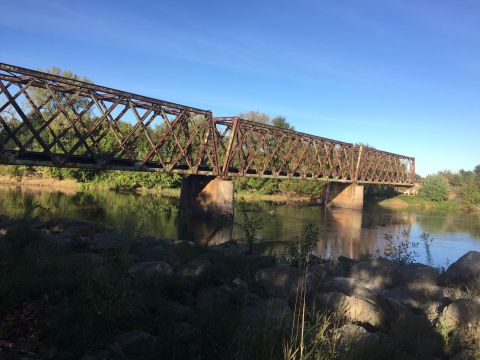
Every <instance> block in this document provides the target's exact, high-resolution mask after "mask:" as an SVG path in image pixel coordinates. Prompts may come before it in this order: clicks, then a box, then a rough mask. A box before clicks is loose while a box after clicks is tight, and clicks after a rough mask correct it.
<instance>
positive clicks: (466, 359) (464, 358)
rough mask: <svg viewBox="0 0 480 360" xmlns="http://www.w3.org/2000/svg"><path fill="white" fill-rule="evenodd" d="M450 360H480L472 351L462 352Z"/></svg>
mask: <svg viewBox="0 0 480 360" xmlns="http://www.w3.org/2000/svg"><path fill="white" fill-rule="evenodd" d="M450 360H478V357H477V356H475V353H474V352H473V351H472V350H462V351H460V352H459V353H457V354H455V355H454V356H452V357H451V358H450Z"/></svg>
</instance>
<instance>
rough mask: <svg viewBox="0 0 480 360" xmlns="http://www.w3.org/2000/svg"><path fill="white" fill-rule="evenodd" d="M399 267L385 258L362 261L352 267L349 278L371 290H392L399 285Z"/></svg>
mask: <svg viewBox="0 0 480 360" xmlns="http://www.w3.org/2000/svg"><path fill="white" fill-rule="evenodd" d="M399 266H400V265H399V264H397V263H396V262H394V261H391V260H388V259H384V258H378V259H373V260H366V261H360V262H358V263H356V264H355V265H353V266H352V268H351V270H350V274H349V276H350V277H352V278H354V279H355V280H356V281H359V282H362V283H363V284H362V285H363V286H364V287H366V288H369V289H375V290H378V289H383V288H392V287H395V286H396V285H397V284H398V279H399Z"/></svg>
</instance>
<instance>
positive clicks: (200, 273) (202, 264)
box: [177, 259, 212, 282]
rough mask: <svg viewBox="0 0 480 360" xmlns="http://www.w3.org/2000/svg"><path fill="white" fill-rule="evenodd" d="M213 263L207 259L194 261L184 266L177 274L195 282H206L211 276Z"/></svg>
mask: <svg viewBox="0 0 480 360" xmlns="http://www.w3.org/2000/svg"><path fill="white" fill-rule="evenodd" d="M211 270H212V263H211V262H210V261H208V260H205V259H194V260H191V261H189V262H188V263H186V264H184V265H182V266H181V267H180V268H179V269H178V271H177V274H179V275H182V276H185V277H188V278H191V279H192V280H193V281H195V282H205V281H207V280H208V277H209V276H210V272H211Z"/></svg>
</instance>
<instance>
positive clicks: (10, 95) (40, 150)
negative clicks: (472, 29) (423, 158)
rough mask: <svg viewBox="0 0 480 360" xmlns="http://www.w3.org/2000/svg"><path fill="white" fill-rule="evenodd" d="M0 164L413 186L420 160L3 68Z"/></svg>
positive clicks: (0, 67) (0, 78) (0, 80)
mask: <svg viewBox="0 0 480 360" xmlns="http://www.w3.org/2000/svg"><path fill="white" fill-rule="evenodd" d="M0 128H1V130H2V131H1V136H0V162H1V163H4V164H21V165H42V166H54V167H73V168H86V169H111V170H136V171H163V172H172V173H181V174H192V175H196V174H198V175H212V176H223V177H231V176H239V177H246V176H254V177H264V178H291V179H311V180H324V181H331V182H346V183H354V182H356V183H365V184H390V185H396V186H410V185H413V183H414V180H415V159H414V158H411V157H406V156H402V155H397V154H392V153H388V152H384V151H379V150H376V149H373V148H370V147H364V146H356V145H353V144H349V143H345V142H340V141H336V140H331V139H326V138H322V137H318V136H313V135H309V134H305V133H300V132H296V131H291V130H285V129H280V128H276V127H273V126H270V125H265V124H260V123H256V122H252V121H248V120H244V119H241V118H238V117H233V118H213V117H212V113H211V112H210V111H206V110H201V109H196V108H193V107H188V106H183V105H179V104H174V103H171V102H166V101H162V100H158V99H154V98H150V97H145V96H141V95H136V94H133V93H129V92H125V91H120V90H116V89H111V88H107V87H103V86H98V85H94V84H91V83H88V82H84V81H81V80H78V79H70V78H65V77H61V76H56V75H52V74H47V73H43V72H39V71H34V70H29V69H25V68H20V67H17V66H12V65H7V64H0Z"/></svg>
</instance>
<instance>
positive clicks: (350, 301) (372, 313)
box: [316, 292, 385, 328]
mask: <svg viewBox="0 0 480 360" xmlns="http://www.w3.org/2000/svg"><path fill="white" fill-rule="evenodd" d="M316 300H317V304H318V305H320V306H324V307H328V308H331V309H334V310H335V311H338V312H340V313H342V314H344V315H345V317H346V318H347V319H349V320H350V321H352V322H355V323H361V324H368V325H370V326H372V327H375V328H382V327H384V326H385V321H384V316H385V314H384V312H383V310H382V308H381V307H380V305H379V304H377V303H376V302H373V301H369V300H365V299H362V298H359V297H356V296H348V295H345V294H342V293H339V292H327V293H319V294H317V297H316Z"/></svg>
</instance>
